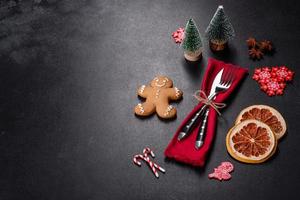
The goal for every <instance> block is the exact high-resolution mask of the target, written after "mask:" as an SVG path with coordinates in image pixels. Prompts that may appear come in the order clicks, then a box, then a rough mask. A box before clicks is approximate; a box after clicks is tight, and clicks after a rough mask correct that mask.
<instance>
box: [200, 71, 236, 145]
mask: <svg viewBox="0 0 300 200" xmlns="http://www.w3.org/2000/svg"><path fill="white" fill-rule="evenodd" d="M234 72H235V69H234V68H230V69H229V70H227V71H225V72H224V75H223V76H222V78H221V81H220V83H218V84H217V85H216V90H215V92H214V93H213V94H212V99H215V98H216V95H217V94H220V93H222V92H225V91H226V90H228V89H229V88H230V86H231V85H232V82H233V81H234V79H235V73H234ZM206 107H207V105H205V109H206ZM208 115H209V109H206V112H205V115H204V118H203V122H202V125H201V127H200V128H199V130H198V131H199V132H198V134H197V137H196V142H195V147H196V149H199V148H200V147H201V146H202V145H203V143H204V137H205V134H204V133H205V130H206V123H207V117H208Z"/></svg>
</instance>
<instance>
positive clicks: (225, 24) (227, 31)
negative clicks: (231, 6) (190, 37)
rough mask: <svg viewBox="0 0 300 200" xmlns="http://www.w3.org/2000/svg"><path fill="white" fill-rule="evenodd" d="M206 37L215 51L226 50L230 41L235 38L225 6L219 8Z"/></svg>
mask: <svg viewBox="0 0 300 200" xmlns="http://www.w3.org/2000/svg"><path fill="white" fill-rule="evenodd" d="M205 36H206V38H207V39H208V40H209V44H210V48H211V49H212V50H213V51H221V50H224V49H225V47H226V46H227V44H228V41H229V40H230V39H232V38H233V37H234V36H235V33H234V29H233V26H232V24H231V23H230V21H229V18H228V17H227V15H226V14H225V12H224V8H223V6H219V7H218V9H217V11H216V13H215V14H214V16H213V18H212V19H211V21H210V23H209V25H208V27H207V29H206V31H205Z"/></svg>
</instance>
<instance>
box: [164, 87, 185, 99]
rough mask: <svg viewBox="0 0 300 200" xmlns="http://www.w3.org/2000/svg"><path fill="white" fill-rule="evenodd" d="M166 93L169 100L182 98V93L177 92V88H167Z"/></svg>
mask: <svg viewBox="0 0 300 200" xmlns="http://www.w3.org/2000/svg"><path fill="white" fill-rule="evenodd" d="M166 93H167V95H168V97H169V99H171V100H179V99H181V98H182V94H183V93H182V91H181V90H179V89H178V88H177V87H174V88H167V89H166Z"/></svg>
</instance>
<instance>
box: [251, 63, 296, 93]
mask: <svg viewBox="0 0 300 200" xmlns="http://www.w3.org/2000/svg"><path fill="white" fill-rule="evenodd" d="M293 76H294V72H293V71H291V70H290V69H288V68H287V67H286V66H281V67H272V68H270V67H262V68H257V69H255V70H254V74H253V76H252V78H253V79H254V80H256V81H257V82H258V83H259V84H260V88H261V90H262V91H264V92H265V93H266V94H267V95H269V96H275V95H283V91H284V89H285V87H286V82H288V81H292V80H293Z"/></svg>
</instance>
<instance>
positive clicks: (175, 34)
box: [172, 28, 184, 44]
mask: <svg viewBox="0 0 300 200" xmlns="http://www.w3.org/2000/svg"><path fill="white" fill-rule="evenodd" d="M172 37H173V39H174V42H175V43H178V44H180V43H181V42H182V40H183V37H184V28H179V29H177V31H175V32H173V33H172Z"/></svg>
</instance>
